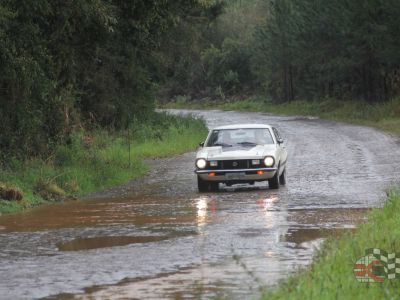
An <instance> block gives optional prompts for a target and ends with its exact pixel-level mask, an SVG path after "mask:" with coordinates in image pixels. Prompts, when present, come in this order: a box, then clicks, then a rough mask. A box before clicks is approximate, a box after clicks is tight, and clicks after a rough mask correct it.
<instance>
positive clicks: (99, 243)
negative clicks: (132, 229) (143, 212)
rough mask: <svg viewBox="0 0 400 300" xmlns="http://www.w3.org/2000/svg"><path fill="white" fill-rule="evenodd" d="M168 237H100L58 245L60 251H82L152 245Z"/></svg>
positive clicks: (79, 239) (80, 239)
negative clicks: (143, 244) (132, 245)
mask: <svg viewBox="0 0 400 300" xmlns="http://www.w3.org/2000/svg"><path fill="white" fill-rule="evenodd" d="M168 238H170V237H167V236H99V237H91V238H78V239H74V240H72V241H69V242H65V243H59V244H57V248H58V250H60V251H81V250H91V249H99V248H108V247H117V246H126V245H130V244H142V243H152V242H159V241H163V240H167V239H168Z"/></svg>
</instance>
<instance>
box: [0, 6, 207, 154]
mask: <svg viewBox="0 0 400 300" xmlns="http://www.w3.org/2000/svg"><path fill="white" fill-rule="evenodd" d="M212 8H213V7H212V4H210V3H208V2H207V1H197V0H185V1H183V0H181V1H179V0H173V1H172V0H164V1H158V0H152V1H149V0H124V1H120V0H73V1H62V0H35V1H24V0H2V1H1V2H0V39H1V43H0V70H1V72H0V155H1V159H2V160H3V161H4V160H6V158H8V159H9V157H10V156H19V157H23V158H26V157H31V156H37V155H48V153H51V152H52V151H53V150H54V147H55V146H56V145H57V144H58V143H70V142H71V135H72V134H73V132H74V131H75V130H76V129H78V128H85V129H91V128H93V127H97V126H100V127H103V128H105V127H107V128H126V127H127V126H128V124H129V122H130V121H131V120H132V119H133V118H136V119H138V120H139V121H140V119H141V118H142V117H143V116H146V115H147V114H148V113H149V112H151V111H152V110H153V108H154V105H153V104H154V101H153V97H152V91H153V87H154V83H155V82H156V81H157V76H158V69H159V68H160V66H161V63H160V62H159V55H158V52H157V51H159V50H160V49H161V46H162V45H163V42H164V41H165V39H166V35H167V33H168V32H169V31H170V30H172V29H173V28H174V27H176V26H177V24H179V23H180V22H181V21H180V19H181V18H186V17H188V16H190V15H191V14H192V13H193V14H195V13H196V14H198V15H199V16H201V15H203V14H207V12H208V10H212ZM158 77H159V76H158Z"/></svg>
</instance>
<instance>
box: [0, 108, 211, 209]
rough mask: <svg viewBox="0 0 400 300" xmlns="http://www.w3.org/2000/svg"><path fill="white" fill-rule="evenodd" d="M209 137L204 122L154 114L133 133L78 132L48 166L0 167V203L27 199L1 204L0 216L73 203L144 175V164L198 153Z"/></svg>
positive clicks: (12, 163)
mask: <svg viewBox="0 0 400 300" xmlns="http://www.w3.org/2000/svg"><path fill="white" fill-rule="evenodd" d="M206 134H207V129H206V126H205V124H204V122H203V121H202V120H199V119H195V118H193V117H190V116H188V117H181V116H171V115H167V114H155V115H154V116H152V117H150V118H148V119H147V120H146V121H144V122H142V123H141V124H136V125H135V126H132V128H131V130H129V131H118V132H110V131H105V130H94V131H91V132H84V131H80V132H76V133H74V134H73V136H72V139H71V142H70V143H69V144H68V145H60V146H58V147H57V149H56V150H55V151H54V153H53V154H52V155H50V156H49V157H48V158H47V159H46V160H44V159H30V160H27V161H22V160H18V159H15V158H10V159H8V160H7V161H5V162H4V163H3V165H0V198H6V197H2V195H3V196H4V195H5V194H7V193H11V195H13V192H18V193H20V192H22V193H23V199H22V200H17V199H16V200H14V201H7V200H0V212H1V213H13V212H17V211H20V210H23V209H26V208H30V207H34V206H37V205H40V204H44V203H51V202H55V201H60V200H64V199H68V198H74V197H77V196H81V195H84V194H88V193H90V192H94V191H97V190H99V189H104V188H107V187H111V186H115V185H118V184H121V183H123V182H126V181H128V180H130V179H133V178H136V177H138V176H142V175H145V174H146V173H147V171H148V169H147V167H146V165H145V164H144V163H143V159H145V158H158V157H165V156H170V155H176V154H181V153H184V152H187V151H189V150H192V149H195V148H196V146H197V145H198V143H199V142H200V141H202V140H203V139H204V137H205V136H206ZM129 144H130V156H131V164H130V165H129ZM16 195H17V196H18V194H16Z"/></svg>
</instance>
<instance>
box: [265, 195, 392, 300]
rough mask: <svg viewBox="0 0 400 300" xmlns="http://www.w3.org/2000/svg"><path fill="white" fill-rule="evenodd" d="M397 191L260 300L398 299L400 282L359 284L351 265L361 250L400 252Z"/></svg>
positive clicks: (326, 243)
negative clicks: (381, 206)
mask: <svg viewBox="0 0 400 300" xmlns="http://www.w3.org/2000/svg"><path fill="white" fill-rule="evenodd" d="M399 228H400V191H399V190H393V191H392V192H391V194H390V196H389V199H388V200H387V202H386V204H385V206H384V208H383V209H374V210H372V212H370V214H369V218H368V222H366V223H364V224H360V225H359V227H358V229H357V231H355V232H354V233H348V234H346V235H345V236H343V237H342V238H340V239H329V240H328V241H326V242H325V243H324V245H323V247H322V249H321V251H320V252H319V253H318V256H317V258H316V259H315V262H314V264H313V265H312V267H311V268H310V269H309V270H307V271H304V272H300V273H299V274H297V275H295V276H292V277H291V278H289V279H287V280H285V281H283V282H282V283H281V284H280V285H279V286H278V287H277V288H276V289H272V290H270V291H267V292H266V293H265V294H264V296H263V299H285V300H290V299H293V300H299V299H318V300H325V299H326V300H328V299H360V300H361V299H399V290H400V280H399V279H397V280H388V279H387V280H385V282H384V283H370V284H366V283H360V282H358V281H357V280H356V278H355V277H354V275H353V265H354V263H355V262H356V261H357V260H358V259H359V258H360V257H362V256H364V251H365V249H368V248H380V249H382V250H385V251H388V252H390V253H393V252H400V230H399Z"/></svg>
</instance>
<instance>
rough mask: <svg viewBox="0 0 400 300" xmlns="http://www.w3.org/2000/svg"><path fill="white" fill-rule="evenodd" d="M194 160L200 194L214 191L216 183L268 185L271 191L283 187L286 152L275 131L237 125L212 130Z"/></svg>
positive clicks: (256, 126) (217, 186) (255, 125)
mask: <svg viewBox="0 0 400 300" xmlns="http://www.w3.org/2000/svg"><path fill="white" fill-rule="evenodd" d="M200 146H201V147H202V148H201V149H200V150H199V151H198V152H197V156H196V163H195V165H196V170H195V173H196V174H197V183H198V188H199V191H200V192H206V191H216V190H218V188H219V183H225V184H226V185H228V186H231V185H233V184H238V183H249V184H254V183H255V182H256V181H268V185H269V187H270V188H271V189H278V188H279V185H284V184H286V160H287V151H286V147H285V144H284V142H283V139H282V138H281V136H280V135H279V132H278V130H277V129H276V128H274V127H271V126H269V125H263V124H239V125H228V126H221V127H217V128H214V129H212V130H211V131H210V132H209V134H208V136H207V139H206V141H205V142H204V143H201V144H200Z"/></svg>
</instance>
